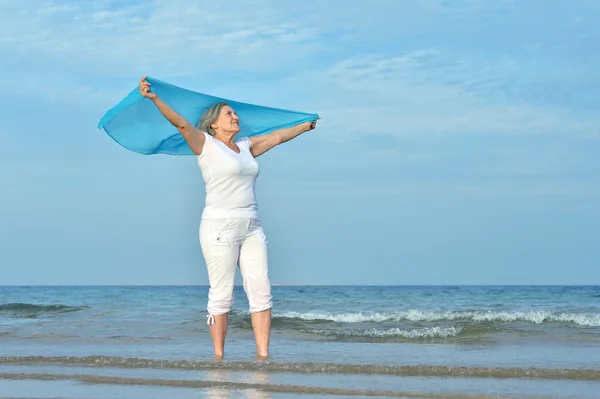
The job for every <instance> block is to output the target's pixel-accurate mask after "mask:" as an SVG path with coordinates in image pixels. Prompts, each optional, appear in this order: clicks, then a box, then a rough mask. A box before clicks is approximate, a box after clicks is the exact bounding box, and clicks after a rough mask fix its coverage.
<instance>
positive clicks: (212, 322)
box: [206, 314, 215, 326]
mask: <svg viewBox="0 0 600 399" xmlns="http://www.w3.org/2000/svg"><path fill="white" fill-rule="evenodd" d="M206 318H207V319H208V320H206V324H208V325H209V326H210V325H211V324H215V317H214V316H213V315H211V314H209V315H207V316H206Z"/></svg>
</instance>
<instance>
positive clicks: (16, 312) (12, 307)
mask: <svg viewBox="0 0 600 399" xmlns="http://www.w3.org/2000/svg"><path fill="white" fill-rule="evenodd" d="M87 308H88V307H87V306H68V305H60V304H57V305H54V304H53V305H36V304H31V303H20V302H14V303H3V304H0V315H1V314H8V315H9V316H11V317H30V318H33V317H38V316H42V315H52V314H60V313H70V312H77V311H79V310H82V309H87Z"/></svg>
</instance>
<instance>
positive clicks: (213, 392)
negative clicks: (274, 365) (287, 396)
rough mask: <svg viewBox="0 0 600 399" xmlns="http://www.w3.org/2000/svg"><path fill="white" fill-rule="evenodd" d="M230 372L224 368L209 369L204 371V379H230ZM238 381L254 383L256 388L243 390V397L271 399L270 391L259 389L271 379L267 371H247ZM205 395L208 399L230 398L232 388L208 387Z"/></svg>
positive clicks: (231, 396)
mask: <svg viewBox="0 0 600 399" xmlns="http://www.w3.org/2000/svg"><path fill="white" fill-rule="evenodd" d="M232 380H233V378H232V373H231V372H230V371H226V370H211V371H208V372H207V373H206V381H219V382H221V381H232ZM239 382H243V383H247V384H252V385H256V386H257V387H256V388H249V389H244V390H243V395H244V398H247V399H271V393H270V392H266V391H263V390H261V387H262V386H263V385H265V384H270V383H271V380H270V378H269V374H268V373H264V372H249V373H245V374H244V375H243V376H242V377H241V379H240V381H239ZM206 397H207V398H209V399H230V398H233V390H232V389H231V388H225V387H223V386H216V387H210V388H208V389H207V392H206Z"/></svg>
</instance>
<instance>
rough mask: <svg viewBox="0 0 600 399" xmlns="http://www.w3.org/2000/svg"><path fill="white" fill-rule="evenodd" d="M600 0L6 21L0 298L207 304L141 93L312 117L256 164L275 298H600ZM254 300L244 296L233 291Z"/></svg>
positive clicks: (188, 203)
mask: <svg viewBox="0 0 600 399" xmlns="http://www.w3.org/2000/svg"><path fill="white" fill-rule="evenodd" d="M598 18H600V3H598V2H597V1H583V0H573V1H568V2H566V1H564V2H558V1H556V2H547V1H541V0H540V1H535V0H532V1H527V2H522V1H502V0H496V1H489V2H484V1H475V0H473V1H438V0H430V1H429V0H428V1H422V0H420V1H405V2H400V1H394V0H390V1H384V0H380V1H347V2H343V5H342V3H340V2H333V1H311V2H307V4H303V3H302V2H281V1H274V0H273V1H271V0H265V1H235V0H232V1H228V2H224V3H223V2H202V3H200V2H188V1H185V0H181V1H157V2H150V1H104V0H103V1H89V2H75V1H73V2H70V1H61V2H58V1H56V2H51V1H41V0H40V1H36V2H20V1H16V0H1V1H0V38H1V39H0V58H1V59H2V62H0V90H1V92H2V96H0V107H1V109H2V118H1V120H0V183H1V186H2V187H3V188H4V189H3V190H2V191H0V226H1V227H0V242H2V250H1V251H0V267H1V268H2V271H3V273H2V274H1V275H0V284H32V285H33V284H206V282H207V279H206V270H205V266H204V263H203V259H202V255H201V252H200V248H199V244H198V224H199V217H200V213H201V212H202V207H203V196H204V188H203V184H202V178H201V175H200V171H199V169H198V167H197V164H196V163H195V159H194V158H193V157H169V156H143V155H139V154H136V153H132V152H129V151H126V150H125V149H123V148H121V147H119V146H118V145H117V144H116V143H115V142H113V141H112V140H110V138H109V137H108V136H107V135H106V134H105V133H104V132H102V131H99V130H97V128H96V125H97V123H98V121H99V119H100V118H101V117H102V115H103V114H104V112H105V111H106V110H107V109H109V108H110V107H112V106H113V105H114V104H116V103H117V102H118V101H119V100H120V99H122V98H123V97H124V96H125V95H126V94H127V93H128V92H129V91H130V90H132V89H133V88H134V87H135V85H136V84H137V82H138V80H139V78H140V77H141V76H143V75H149V76H153V77H156V78H158V79H161V80H165V81H168V82H170V83H173V84H177V85H180V86H183V87H186V88H189V89H192V90H196V91H200V92H203V93H209V94H214V95H217V96H222V97H226V98H232V99H235V100H238V101H246V102H252V103H256V104H261V105H268V106H275V107H281V108H288V109H295V110H298V111H304V112H318V113H320V114H321V115H322V117H323V119H322V120H321V121H320V122H319V125H318V128H317V129H316V130H315V131H313V132H310V133H307V134H306V135H304V136H302V137H300V138H298V139H297V140H295V141H293V142H291V143H288V144H286V145H284V146H282V147H280V148H277V149H276V150H274V151H272V152H270V153H268V154H266V155H265V156H263V157H261V158H259V160H260V163H261V176H260V178H259V181H258V186H257V194H258V197H259V206H260V213H261V216H262V219H263V222H264V227H265V229H266V232H267V235H268V237H269V242H270V244H269V248H270V261H271V265H270V268H271V278H272V282H273V283H274V284H600V269H599V268H598V262H599V260H600V245H598V237H599V236H600V207H598V201H599V200H600V157H599V156H598V154H600V113H599V109H600V107H599V106H600V96H599V95H598V93H600V74H598V71H599V70H600V55H599V54H598V52H597V51H596V50H597V48H598V46H599V45H600V26H599V25H598V23H597V21H598ZM238 281H239V280H238Z"/></svg>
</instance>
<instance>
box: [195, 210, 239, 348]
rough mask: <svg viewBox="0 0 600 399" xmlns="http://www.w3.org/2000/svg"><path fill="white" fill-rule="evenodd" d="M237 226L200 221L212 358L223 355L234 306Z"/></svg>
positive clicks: (212, 221)
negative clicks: (229, 316) (230, 313)
mask: <svg viewBox="0 0 600 399" xmlns="http://www.w3.org/2000/svg"><path fill="white" fill-rule="evenodd" d="M238 225H239V224H238V222H237V221H228V220H210V221H204V220H203V221H202V224H201V227H200V243H201V246H202V253H203V255H204V260H205V262H206V268H207V270H208V281H209V284H210V289H209V291H208V305H207V311H208V315H207V322H208V325H209V330H210V335H211V338H212V341H213V347H214V358H215V359H222V358H223V356H224V353H225V337H226V335H227V325H228V313H229V311H231V307H232V306H233V302H234V298H233V284H234V280H235V271H236V266H237V263H238V258H239V243H238V239H237V237H238V236H239V234H238Z"/></svg>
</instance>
